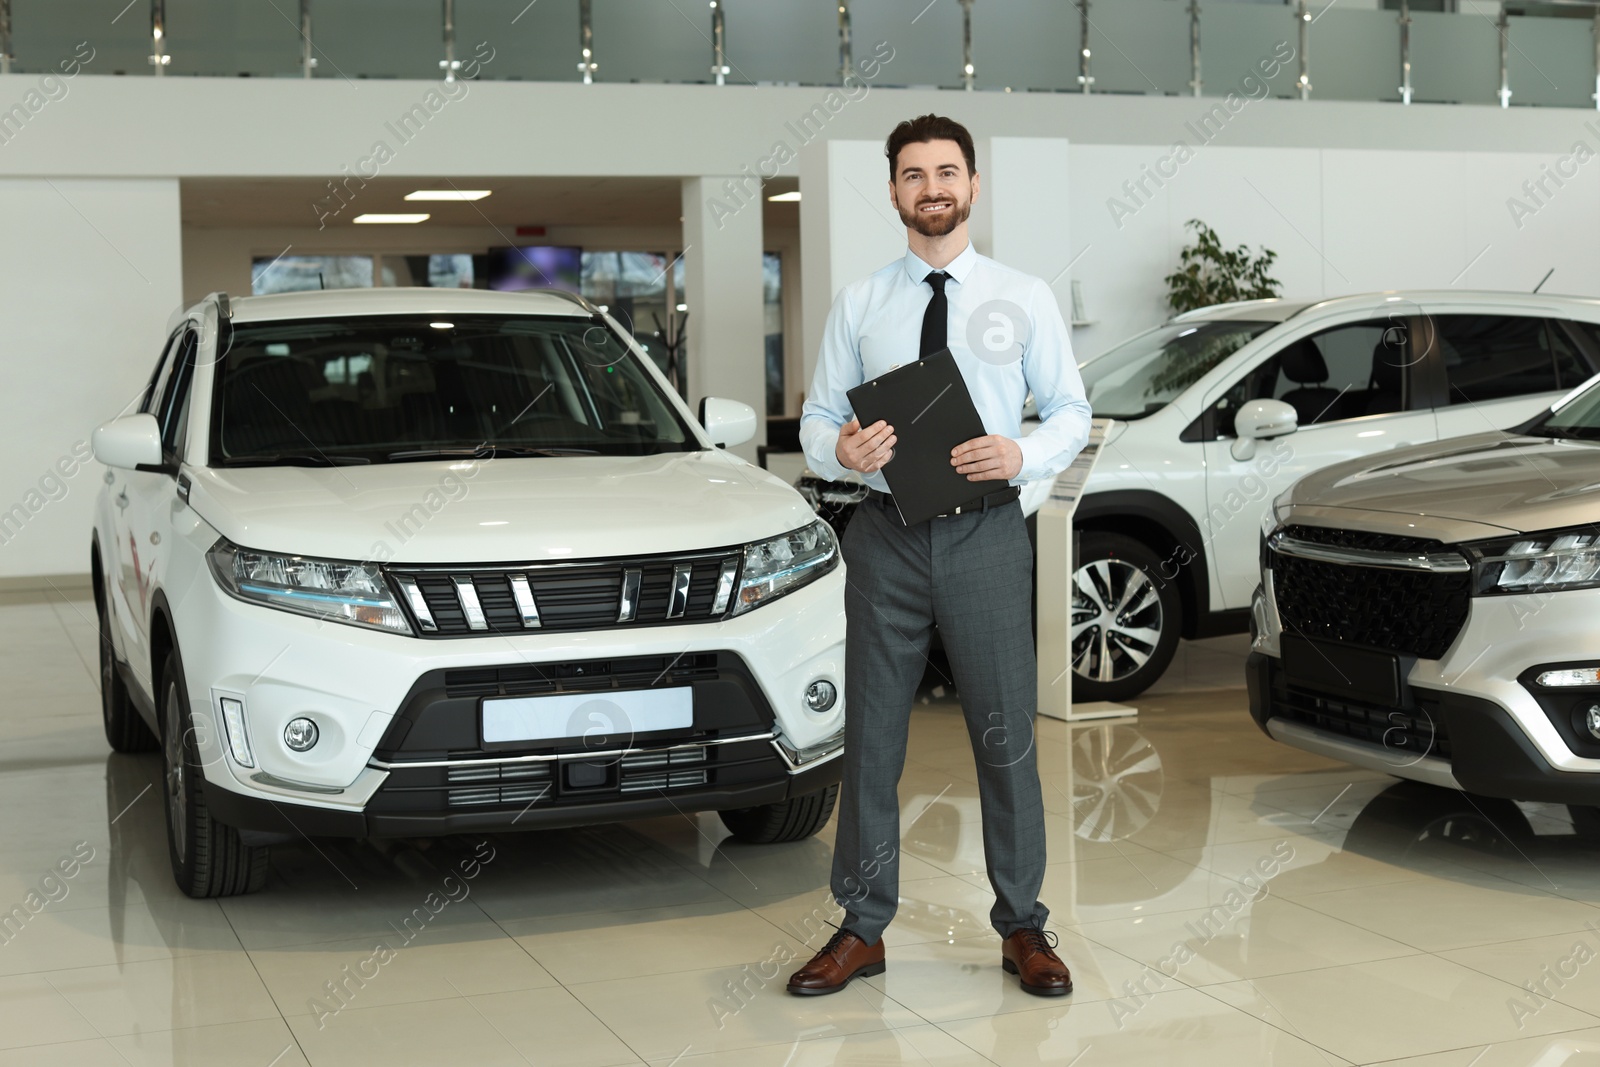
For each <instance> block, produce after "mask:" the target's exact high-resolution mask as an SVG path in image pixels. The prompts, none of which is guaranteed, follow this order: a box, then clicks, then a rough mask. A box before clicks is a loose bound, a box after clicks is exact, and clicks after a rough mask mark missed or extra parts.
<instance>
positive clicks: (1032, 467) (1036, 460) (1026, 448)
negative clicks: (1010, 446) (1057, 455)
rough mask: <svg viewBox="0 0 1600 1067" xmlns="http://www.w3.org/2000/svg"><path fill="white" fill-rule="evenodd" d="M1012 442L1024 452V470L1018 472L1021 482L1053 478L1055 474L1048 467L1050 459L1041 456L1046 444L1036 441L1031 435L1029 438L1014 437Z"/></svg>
mask: <svg viewBox="0 0 1600 1067" xmlns="http://www.w3.org/2000/svg"><path fill="white" fill-rule="evenodd" d="M1012 440H1013V441H1015V442H1016V443H1017V447H1018V448H1020V449H1021V450H1022V469H1021V470H1020V471H1018V472H1017V477H1018V478H1019V479H1020V480H1022V481H1024V482H1032V481H1037V480H1038V479H1040V478H1048V477H1050V476H1051V474H1052V473H1053V472H1052V471H1051V470H1050V468H1049V467H1048V466H1047V464H1048V463H1049V461H1050V457H1049V456H1043V455H1040V454H1039V453H1040V450H1041V449H1042V447H1043V445H1044V442H1042V441H1036V440H1034V438H1033V436H1032V435H1031V434H1030V435H1029V436H1027V437H1013V438H1012Z"/></svg>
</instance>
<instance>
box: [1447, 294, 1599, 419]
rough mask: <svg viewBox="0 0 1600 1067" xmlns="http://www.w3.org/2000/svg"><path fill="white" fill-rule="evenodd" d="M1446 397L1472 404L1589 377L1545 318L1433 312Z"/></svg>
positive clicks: (1560, 386)
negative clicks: (1447, 386) (1447, 385)
mask: <svg viewBox="0 0 1600 1067" xmlns="http://www.w3.org/2000/svg"><path fill="white" fill-rule="evenodd" d="M1433 323H1434V334H1435V337H1436V338H1437V343H1438V345H1439V352H1440V355H1441V357H1442V358H1443V360H1444V371H1445V380H1446V381H1447V383H1448V384H1449V396H1448V399H1447V403H1450V404H1471V403H1478V402H1482V401H1489V400H1503V399H1506V398H1509V397H1516V396H1527V395H1529V394H1531V393H1549V392H1555V391H1557V390H1561V389H1570V388H1572V387H1573V386H1576V385H1578V384H1579V383H1581V382H1583V381H1584V380H1585V379H1587V378H1588V377H1589V372H1588V370H1587V368H1586V367H1585V365H1584V362H1583V359H1582V357H1581V356H1580V355H1579V353H1578V351H1577V348H1576V346H1574V345H1573V344H1572V343H1571V340H1570V339H1569V338H1568V337H1566V336H1565V335H1563V334H1562V333H1561V331H1559V330H1552V329H1551V328H1550V324H1549V323H1547V322H1546V321H1545V320H1544V319H1537V318H1532V317H1529V316H1522V315H1435V316H1433Z"/></svg>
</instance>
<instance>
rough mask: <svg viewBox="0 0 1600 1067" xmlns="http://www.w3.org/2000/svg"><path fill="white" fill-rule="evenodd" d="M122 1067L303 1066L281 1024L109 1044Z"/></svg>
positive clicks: (167, 1033)
mask: <svg viewBox="0 0 1600 1067" xmlns="http://www.w3.org/2000/svg"><path fill="white" fill-rule="evenodd" d="M107 1044H109V1045H110V1046H111V1047H112V1048H113V1049H115V1050H116V1052H117V1054H118V1055H119V1056H121V1057H122V1058H121V1060H120V1061H119V1063H120V1064H121V1065H122V1067H307V1064H308V1061H307V1060H306V1058H305V1056H304V1055H302V1054H301V1052H300V1046H299V1043H298V1042H297V1041H296V1040H295V1037H294V1034H293V1032H292V1031H290V1029H289V1025H288V1024H287V1023H285V1022H284V1021H283V1020H282V1019H280V1018H277V1017H274V1018H272V1019H270V1020H262V1021H257V1022H245V1023H223V1024H220V1025H217V1026H196V1027H191V1028H189V1029H185V1030H148V1031H141V1032H140V1033H137V1034H130V1035H128V1036H126V1037H114V1038H111V1039H109V1040H108V1042H107Z"/></svg>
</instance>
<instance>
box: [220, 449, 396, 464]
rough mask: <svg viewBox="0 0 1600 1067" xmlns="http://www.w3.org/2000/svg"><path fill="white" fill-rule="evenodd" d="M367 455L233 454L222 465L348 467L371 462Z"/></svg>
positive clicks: (309, 453)
mask: <svg viewBox="0 0 1600 1067" xmlns="http://www.w3.org/2000/svg"><path fill="white" fill-rule="evenodd" d="M371 462H372V459H371V458H370V457H368V456H350V455H332V456H328V455H324V454H322V453H321V452H279V453H276V454H274V455H270V456H233V457H230V458H228V459H224V460H223V461H222V465H223V466H224V467H349V466H356V465H360V464H364V463H371Z"/></svg>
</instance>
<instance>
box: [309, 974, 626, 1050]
mask: <svg viewBox="0 0 1600 1067" xmlns="http://www.w3.org/2000/svg"><path fill="white" fill-rule="evenodd" d="M288 1023H289V1026H290V1028H291V1029H292V1030H293V1031H294V1036H295V1039H296V1041H298V1042H299V1044H300V1047H301V1049H303V1050H304V1051H305V1055H306V1058H307V1059H309V1060H310V1061H311V1063H312V1064H313V1065H314V1067H357V1065H363V1064H372V1063H378V1064H383V1065H384V1067H439V1065H440V1064H454V1063H464V1062H470V1063H472V1064H473V1065H474V1067H480V1065H483V1067H527V1065H528V1064H530V1063H537V1064H539V1067H546V1065H548V1067H614V1065H618V1064H637V1063H640V1062H642V1061H641V1060H640V1058H639V1057H638V1056H636V1055H635V1054H634V1053H633V1052H632V1051H631V1050H630V1049H629V1048H628V1046H627V1045H625V1044H624V1043H623V1042H622V1041H621V1040H619V1039H618V1038H617V1036H616V1035H615V1034H614V1033H612V1032H611V1030H610V1029H608V1028H607V1027H606V1026H604V1025H603V1024H601V1023H600V1022H599V1021H598V1020H596V1019H595V1017H594V1016H593V1015H591V1014H590V1013H589V1012H588V1011H585V1010H584V1007H583V1005H582V1004H580V1003H579V1002H578V1001H577V1000H575V999H574V998H573V996H572V994H571V993H569V992H567V991H566V990H564V989H559V988H552V989H524V990H518V991H515V992H510V993H493V994H488V995H485V996H479V997H456V998H453V999H450V1000H430V1001H425V1002H423V1003H419V1004H396V1005H390V1006H387V1007H377V1008H361V1007H351V1008H348V1009H346V1010H344V1011H342V1012H340V1013H338V1014H337V1015H326V1016H311V1015H292V1016H290V1017H289V1019H288Z"/></svg>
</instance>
